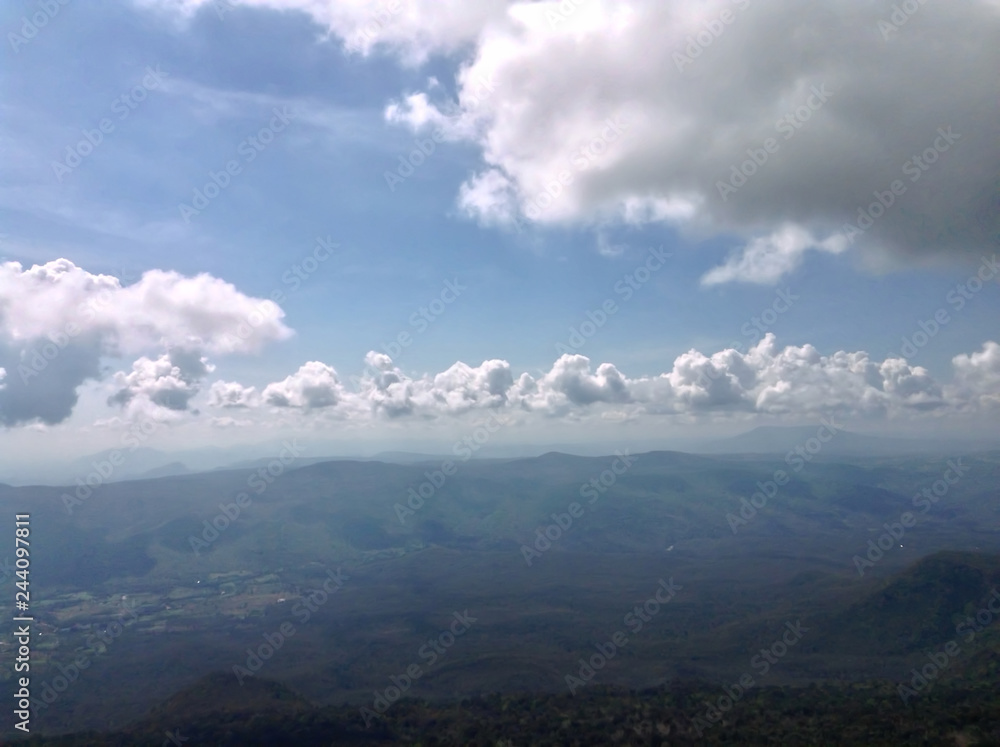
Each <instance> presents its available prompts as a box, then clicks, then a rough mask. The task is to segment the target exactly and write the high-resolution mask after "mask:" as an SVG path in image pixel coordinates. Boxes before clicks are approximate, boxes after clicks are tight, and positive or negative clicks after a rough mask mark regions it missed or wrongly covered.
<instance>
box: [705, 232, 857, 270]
mask: <svg viewBox="0 0 1000 747" xmlns="http://www.w3.org/2000/svg"><path fill="white" fill-rule="evenodd" d="M847 247H848V242H847V239H845V238H844V237H843V236H841V235H834V236H831V237H830V238H828V239H826V240H824V241H818V240H816V239H815V238H814V237H813V236H812V234H810V233H809V232H808V231H806V230H804V229H802V228H800V227H798V226H790V225H789V226H783V227H782V228H780V229H779V230H778V231H776V232H775V233H773V234H771V235H770V236H763V237H761V238H757V239H754V240H753V241H751V242H750V244H749V245H748V246H747V247H746V248H745V249H744V250H743V251H742V252H740V253H737V254H734V255H733V256H731V257H730V258H729V259H728V260H727V261H726V262H725V264H723V265H721V266H719V267H716V268H715V269H713V270H711V271H709V272H708V273H706V274H705V276H704V277H702V279H701V282H702V285H718V284H720V283H728V282H732V281H742V282H745V283H759V284H762V285H770V284H774V283H777V282H778V281H779V280H780V279H781V278H782V277H784V276H785V275H786V274H788V273H789V272H791V271H792V270H794V269H796V268H797V267H798V266H799V265H800V264H801V263H802V258H803V257H804V255H805V253H806V251H808V250H810V249H812V250H816V251H823V252H829V253H831V254H840V253H841V252H842V251H844V250H845V249H847Z"/></svg>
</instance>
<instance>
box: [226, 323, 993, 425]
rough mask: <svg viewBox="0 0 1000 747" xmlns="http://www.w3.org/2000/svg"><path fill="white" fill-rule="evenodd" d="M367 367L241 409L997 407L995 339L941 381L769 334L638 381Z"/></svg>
mask: <svg viewBox="0 0 1000 747" xmlns="http://www.w3.org/2000/svg"><path fill="white" fill-rule="evenodd" d="M366 364H367V367H366V370H367V372H368V373H367V374H366V375H365V376H363V377H361V378H358V379H355V382H356V384H357V386H356V388H355V389H354V390H347V389H345V388H344V387H343V386H342V384H341V383H340V379H339V377H338V376H337V373H336V371H335V370H334V369H333V368H332V367H331V366H329V365H326V364H323V363H320V362H317V361H312V362H310V363H307V364H305V365H304V366H302V368H300V369H299V371H297V372H296V373H295V374H293V375H292V376H289V377H288V378H286V379H285V380H284V381H282V382H278V383H275V384H270V385H268V386H267V387H266V388H265V390H264V397H263V400H262V402H259V403H257V402H253V401H251V400H250V399H249V398H247V402H246V406H247V407H248V408H252V407H255V406H257V404H269V405H273V406H277V407H282V408H298V409H300V410H301V411H302V413H303V414H304V415H307V414H309V413H310V412H315V411H322V412H323V413H331V414H332V415H333V416H334V417H336V418H341V419H344V420H351V421H356V422H362V423H371V422H374V421H377V420H379V419H381V418H387V419H389V420H399V419H404V418H412V419H419V420H447V419H454V418H460V417H462V416H464V415H467V414H469V413H476V412H480V413H481V412H484V411H503V412H506V413H511V414H515V413H519V414H521V415H522V416H524V417H525V418H527V420H525V421H524V422H532V421H531V418H542V419H549V418H566V419H571V420H572V419H581V418H585V417H588V416H596V417H599V418H602V419H613V420H626V419H627V420H635V419H637V418H650V417H652V418H657V417H669V418H675V419H680V420H682V421H684V422H690V420H691V419H692V418H693V419H701V420H719V419H723V420H725V419H732V418H738V419H745V418H746V417H748V416H754V415H757V416H767V417H778V418H790V419H795V420H801V419H803V418H811V417H820V416H822V415H830V414H838V415H843V416H845V417H851V418H862V419H873V420H885V419H897V418H904V419H905V418H920V417H924V416H935V417H936V416H938V415H940V414H958V413H961V412H968V411H970V408H971V409H974V408H976V407H980V406H984V405H989V406H994V405H996V404H1000V398H998V397H997V395H996V392H997V391H1000V345H997V344H996V343H993V342H990V343H987V344H986V345H985V346H984V347H983V350H982V351H981V352H978V353H973V354H972V355H970V356H958V357H956V358H955V360H954V368H955V376H954V377H953V380H952V381H950V382H946V383H942V382H939V381H937V380H935V379H934V378H933V377H932V376H931V375H930V373H929V372H928V371H927V370H926V369H924V368H922V367H920V366H914V365H911V364H910V363H908V362H907V361H906V360H904V359H902V358H886V359H884V360H881V361H879V360H875V359H872V358H871V356H869V355H868V353H866V352H864V351H857V352H847V351H836V352H834V353H832V354H830V355H823V354H821V353H820V352H819V351H818V350H817V349H816V348H815V347H813V346H812V345H802V346H794V345H793V346H786V347H779V346H778V344H777V341H776V339H775V337H774V335H773V334H767V335H766V336H765V337H764V339H763V340H761V341H760V342H759V343H758V344H757V345H756V346H754V347H753V348H751V349H749V350H747V351H745V352H740V351H738V350H735V349H726V350H721V351H718V352H716V353H713V354H711V355H705V354H703V353H701V352H699V351H697V350H691V351H688V352H687V353H684V354H682V355H679V356H678V357H677V358H676V359H675V361H674V363H673V366H672V368H671V369H670V370H669V371H665V372H663V373H661V374H658V375H652V376H638V377H634V378H633V377H629V376H627V375H626V374H625V373H623V372H622V371H620V370H619V369H618V368H617V367H616V366H615V365H613V364H612V363H601V364H599V365H597V366H596V368H595V367H594V366H593V364H592V362H591V360H590V359H589V358H587V357H586V356H582V355H563V356H561V357H560V358H559V359H557V360H556V361H555V362H554V363H553V364H552V367H551V368H550V370H549V371H547V372H545V373H542V375H540V376H538V377H534V376H532V375H530V374H528V373H521V374H519V375H515V373H514V372H513V371H512V369H511V367H510V364H509V363H508V362H507V361H502V360H487V361H483V362H482V363H481V364H479V365H478V366H471V365H468V364H466V363H462V362H458V363H455V364H454V365H452V366H451V367H449V368H448V369H446V370H445V371H442V372H440V373H437V374H425V375H422V376H419V377H411V376H407V375H406V374H405V373H404V372H403V371H401V370H400V369H399V368H397V367H395V366H394V364H393V363H392V360H391V359H390V358H389V357H388V356H386V355H384V354H382V353H375V352H371V353H369V354H368V356H367V357H366ZM219 384H220V385H221V382H220V383H219ZM224 387H225V391H227V392H228V391H232V392H239V393H240V394H239V396H238V397H236V398H237V399H238V398H240V397H242V396H243V393H244V392H246V391H248V390H246V389H241V388H240V387H239V385H237V384H232V383H228V384H225V385H224ZM213 396H215V395H214V393H213ZM220 397H221V395H220ZM220 397H216V400H218V399H219V398H220ZM535 422H538V421H535Z"/></svg>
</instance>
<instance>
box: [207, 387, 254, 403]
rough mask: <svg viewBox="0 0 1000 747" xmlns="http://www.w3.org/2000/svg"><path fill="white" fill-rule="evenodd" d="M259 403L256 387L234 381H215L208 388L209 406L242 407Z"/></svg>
mask: <svg viewBox="0 0 1000 747" xmlns="http://www.w3.org/2000/svg"><path fill="white" fill-rule="evenodd" d="M259 403H260V395H259V394H258V393H257V389H256V387H252V386H243V385H242V384H239V383H237V382H235V381H216V382H215V383H214V384H212V386H211V388H210V389H209V403H208V404H209V407H217V408H223V409H243V408H248V407H255V406H257V405H258V404H259Z"/></svg>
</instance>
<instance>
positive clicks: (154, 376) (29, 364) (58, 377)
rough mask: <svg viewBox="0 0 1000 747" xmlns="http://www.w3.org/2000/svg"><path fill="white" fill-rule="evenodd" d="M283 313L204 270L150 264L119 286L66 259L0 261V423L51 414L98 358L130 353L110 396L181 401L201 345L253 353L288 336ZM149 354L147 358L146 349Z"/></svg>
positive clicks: (175, 404)
mask: <svg viewBox="0 0 1000 747" xmlns="http://www.w3.org/2000/svg"><path fill="white" fill-rule="evenodd" d="M283 316H284V312H282V311H281V309H280V308H279V307H278V306H277V305H276V304H274V303H273V302H271V301H266V300H263V299H255V298H251V297H249V296H246V295H244V294H242V293H240V292H239V291H238V290H237V289H236V288H235V287H234V286H233V285H231V284H229V283H226V282H225V281H223V280H220V279H219V278H215V277H212V276H210V275H207V274H201V275H197V276H195V277H185V276H183V275H181V274H179V273H176V272H167V271H162V270H150V271H149V272H146V273H145V274H144V275H143V276H142V278H141V279H140V280H138V281H137V282H135V283H133V284H131V285H128V286H123V285H122V284H121V282H120V281H119V280H118V279H117V278H115V277H111V276H108V275H95V274H92V273H90V272H87V271H86V270H84V269H82V268H80V267H77V266H76V265H74V264H73V263H72V262H70V261H69V260H66V259H58V260H54V261H52V262H48V263H47V264H44V265H35V266H33V267H31V268H29V269H24V268H23V267H22V266H21V265H20V264H19V263H17V262H7V263H4V264H2V265H0V368H3V369H4V370H5V372H6V377H5V379H4V386H3V388H0V423H2V424H4V425H7V426H11V425H16V424H20V423H26V422H31V421H35V420H38V421H41V422H43V423H47V424H54V423H59V422H61V421H63V420H65V419H66V418H68V417H69V416H70V414H71V413H72V411H73V408H74V406H75V405H76V402H77V390H78V387H79V386H80V385H81V384H83V383H84V382H85V381H87V380H88V379H101V378H103V372H102V360H105V359H107V358H120V357H123V356H130V355H138V356H140V357H139V358H137V359H136V360H135V362H134V363H133V366H132V371H131V372H128V373H126V372H120V373H119V374H117V376H116V377H115V383H116V386H117V390H116V392H115V393H114V394H113V395H112V402H113V403H116V404H120V405H122V406H126V407H141V406H143V405H146V406H148V407H150V408H154V409H156V408H158V409H159V410H165V411H169V410H174V411H179V410H184V409H186V408H187V407H188V403H189V401H190V399H191V398H192V397H193V396H194V395H195V394H196V393H197V392H198V391H199V381H200V379H201V378H202V377H203V376H204V375H205V374H207V373H208V371H209V370H210V366H209V364H208V363H207V359H206V358H205V356H206V355H208V354H215V355H224V354H230V353H252V352H257V351H259V350H260V349H262V347H263V346H264V345H266V344H267V343H269V342H273V341H276V340H282V339H285V338H287V337H289V336H290V335H291V334H292V331H291V330H290V329H289V328H288V327H286V326H285V325H284V324H283V323H282V321H281V319H282V317H283ZM149 353H152V354H153V355H154V356H155V357H152V358H151V357H148V354H149Z"/></svg>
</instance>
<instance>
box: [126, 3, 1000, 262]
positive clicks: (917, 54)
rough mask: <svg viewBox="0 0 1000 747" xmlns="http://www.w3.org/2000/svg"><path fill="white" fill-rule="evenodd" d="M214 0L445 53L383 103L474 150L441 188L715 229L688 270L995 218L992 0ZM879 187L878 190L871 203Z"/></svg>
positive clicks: (498, 216) (503, 211) (951, 252)
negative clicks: (450, 84)
mask: <svg viewBox="0 0 1000 747" xmlns="http://www.w3.org/2000/svg"><path fill="white" fill-rule="evenodd" d="M144 2H145V3H146V4H157V5H161V6H162V5H166V6H175V7H181V8H183V9H185V10H186V11H188V12H191V11H193V10H195V9H196V8H198V7H199V6H208V5H209V3H208V0H144ZM231 4H234V5H245V6H253V7H267V8H271V9H277V10H290V11H297V12H304V13H307V14H309V15H310V16H311V17H312V18H313V19H314V20H315V22H316V23H317V24H319V25H321V26H322V27H323V28H325V29H326V30H328V31H329V33H330V34H331V35H333V36H334V37H336V38H339V39H340V40H341V42H342V43H344V44H345V46H347V47H349V48H352V49H359V50H361V51H363V52H367V51H368V50H370V49H371V48H372V47H375V46H379V45H381V47H382V48H384V49H387V50H389V51H390V52H394V53H396V54H398V55H399V57H400V59H401V60H403V61H404V62H407V63H413V62H415V61H420V60H424V59H426V58H427V57H428V56H429V55H433V54H438V53H449V54H451V53H455V52H456V51H457V52H458V53H459V54H460V55H464V63H463V64H462V65H461V67H460V69H459V72H458V74H457V79H456V81H455V84H456V88H457V92H458V93H457V99H448V98H446V94H445V93H443V91H444V90H445V89H444V88H443V87H439V86H434V87H431V88H428V89H427V90H411V91H401V92H400V95H399V97H398V99H397V100H396V101H394V102H390V103H389V105H388V106H387V110H386V113H387V117H388V118H389V119H390V120H393V121H396V122H399V123H403V124H405V125H408V126H411V127H413V128H414V129H416V130H421V129H424V128H430V127H444V128H445V129H446V131H447V132H448V133H449V134H450V135H451V136H452V137H455V138H459V139H465V140H470V141H472V142H474V143H475V144H476V145H477V146H478V147H479V148H480V150H481V153H482V157H483V161H484V165H483V167H482V168H481V169H480V170H479V172H478V173H475V174H473V175H471V176H470V177H469V179H468V180H467V181H466V182H465V184H464V185H461V186H460V187H459V189H458V191H457V194H458V199H459V202H460V205H461V206H462V207H463V208H464V209H465V210H466V211H468V212H469V213H470V214H471V215H473V216H475V217H476V218H478V219H479V220H482V221H483V222H486V223H513V222H515V221H522V222H525V221H526V222H531V221H534V222H538V223H547V224H566V223H594V222H603V221H609V220H610V221H615V220H621V221H627V222H631V223H646V222H655V221H665V222H669V223H672V224H674V225H677V226H679V227H681V228H682V229H683V230H685V231H687V232H689V233H690V234H691V235H692V236H693V237H694V238H698V237H708V236H711V235H716V234H723V235H727V236H729V237H730V238H731V239H732V240H733V242H734V246H735V247H736V248H735V249H734V254H733V256H732V257H730V258H729V260H728V261H726V262H725V263H724V264H723V265H722V266H721V267H720V268H719V269H718V270H717V271H715V272H713V273H710V274H709V275H708V276H706V282H729V281H733V280H743V281H750V282H772V281H774V280H776V279H777V278H779V277H780V276H781V275H783V274H784V273H786V272H788V271H789V270H791V269H794V267H796V266H797V265H798V264H799V263H800V262H801V260H802V258H803V256H805V255H806V254H807V253H808V252H809V251H825V252H836V253H839V252H843V251H845V250H846V249H848V248H849V247H854V248H855V249H856V250H857V251H859V252H860V256H861V257H862V258H863V259H864V260H866V261H867V262H868V263H869V264H872V265H877V266H886V265H892V264H900V263H909V262H912V261H920V262H924V261H941V260H948V261H965V260H970V259H973V258H974V257H976V256H977V255H978V254H980V253H982V252H983V251H984V250H985V249H986V248H987V246H990V245H991V246H993V247H994V248H995V244H996V241H997V237H998V235H1000V210H998V209H997V206H998V200H1000V182H998V176H997V174H998V171H1000V137H998V131H997V119H996V116H995V108H996V101H997V100H998V97H1000V76H997V75H996V71H997V70H998V69H1000V4H998V3H997V1H996V0H969V1H968V2H961V3H954V2H953V3H945V2H929V3H920V4H913V5H914V7H915V8H916V10H915V12H913V13H906V12H902V11H898V10H895V7H896V5H895V4H893V3H892V2H889V0H875V1H874V2H867V3H846V2H843V1H842V0H816V1H815V2H808V3H804V2H799V1H798V0H752V2H750V0H703V1H702V2H697V3H694V2H677V1H674V2H663V1H662V0H587V1H586V2H555V1H551V2H507V3H504V2H499V1H498V0H490V1H489V2H476V3H461V2H457V0H456V1H451V0H449V1H447V2H445V1H443V0H442V1H440V2H438V1H434V2H432V0H413V1H412V2H402V3H400V4H399V7H400V10H399V12H397V13H394V14H388V15H386V14H385V13H383V14H382V20H378V13H379V11H378V8H381V7H383V6H370V5H368V4H367V3H362V2H361V0H357V1H356V2H346V1H345V2H338V3H326V2H319V1H318V0H234V2H232V3H231ZM900 13H902V15H900ZM373 21H374V23H373ZM782 122H783V124H782ZM941 133H950V134H949V135H948V138H945V139H942V137H943V136H942V134H941ZM768 139H773V140H774V144H775V146H776V147H772V148H770V150H771V152H765V151H766V148H765V144H766V143H767V142H768ZM748 151H749V152H748ZM932 151H933V152H932ZM754 154H756V155H754ZM925 154H927V155H926V157H925ZM915 157H916V158H917V159H920V160H917V161H915V160H914V159H915ZM752 158H756V160H757V161H758V163H757V164H754V163H749V165H747V166H744V164H745V162H747V161H748V159H752ZM765 158H766V161H763V159H765ZM930 159H933V161H931V160H930ZM734 168H736V169H737V170H740V169H743V171H744V173H746V172H750V171H752V172H754V173H752V175H751V176H749V178H746V179H745V180H744V181H745V184H744V183H740V181H741V177H739V176H734V172H733V169H734ZM734 180H735V181H734ZM896 181H898V182H899V183H900V187H902V188H905V191H904V192H901V193H900V194H898V195H892V194H891V191H892V184H893V182H896ZM560 182H561V183H560ZM726 183H729V185H730V186H733V185H734V184H735V185H736V188H735V189H733V190H726V189H722V188H720V184H726ZM876 192H877V193H879V194H881V195H883V197H884V198H885V201H890V200H891V202H892V205H891V206H890V207H888V208H887V209H885V210H884V211H883V210H882V209H881V207H879V205H877V204H876V206H875V207H874V209H873V210H870V211H869V210H868V208H869V206H870V205H872V203H873V202H875V201H876V200H877V196H876ZM887 194H888V197H886V195H887ZM859 209H864V210H865V211H867V212H868V213H869V214H874V213H878V216H877V218H876V219H875V220H874V222H873V223H872V224H871V225H868V219H867V218H865V217H862V214H860V213H859ZM869 217H870V216H869ZM850 225H854V226H855V228H861V229H863V230H862V231H861V232H860V233H854V232H853V231H851V229H849V228H848V226H850ZM740 246H742V247H743V248H742V249H741V248H740Z"/></svg>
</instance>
